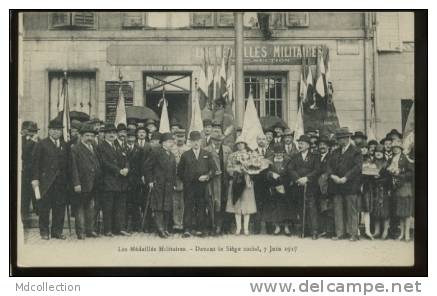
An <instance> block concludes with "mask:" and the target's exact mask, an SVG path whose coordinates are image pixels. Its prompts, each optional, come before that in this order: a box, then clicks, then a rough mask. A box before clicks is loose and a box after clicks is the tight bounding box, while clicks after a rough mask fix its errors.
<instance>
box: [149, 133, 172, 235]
mask: <svg viewBox="0 0 437 296" xmlns="http://www.w3.org/2000/svg"><path fill="white" fill-rule="evenodd" d="M173 145H174V138H173V135H172V134H171V133H163V134H162V135H161V147H159V148H156V149H154V150H152V153H151V155H150V157H148V158H147V160H146V161H145V163H144V168H143V173H144V174H145V175H144V178H145V180H146V183H147V184H148V185H149V188H150V208H151V210H152V212H153V215H154V217H155V223H156V227H157V230H158V235H159V237H161V238H167V237H169V236H170V233H169V232H168V229H167V227H168V224H169V222H170V220H169V218H170V213H171V211H172V208H173V193H174V190H175V186H176V159H175V157H174V155H173V154H172V153H171V148H172V146H173Z"/></svg>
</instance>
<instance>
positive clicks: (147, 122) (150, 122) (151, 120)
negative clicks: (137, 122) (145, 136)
mask: <svg viewBox="0 0 437 296" xmlns="http://www.w3.org/2000/svg"><path fill="white" fill-rule="evenodd" d="M148 124H154V125H156V122H155V120H153V119H151V118H150V119H147V120H146V125H148Z"/></svg>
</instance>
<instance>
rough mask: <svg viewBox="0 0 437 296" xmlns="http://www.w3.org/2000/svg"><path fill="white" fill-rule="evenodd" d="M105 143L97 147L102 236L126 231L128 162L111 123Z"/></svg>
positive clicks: (106, 131) (124, 233)
mask: <svg viewBox="0 0 437 296" xmlns="http://www.w3.org/2000/svg"><path fill="white" fill-rule="evenodd" d="M104 132H105V140H104V141H102V143H100V145H99V146H98V147H97V150H98V153H99V155H100V159H101V165H102V197H101V201H102V209H103V232H104V235H105V236H113V234H120V235H125V236H128V235H129V233H128V232H127V231H126V198H127V191H128V185H129V184H128V177H127V176H128V174H129V160H128V158H127V154H126V152H125V151H124V149H123V148H122V147H120V146H118V145H116V143H115V142H116V141H117V129H116V128H115V126H114V125H113V124H107V125H106V126H105V128H104Z"/></svg>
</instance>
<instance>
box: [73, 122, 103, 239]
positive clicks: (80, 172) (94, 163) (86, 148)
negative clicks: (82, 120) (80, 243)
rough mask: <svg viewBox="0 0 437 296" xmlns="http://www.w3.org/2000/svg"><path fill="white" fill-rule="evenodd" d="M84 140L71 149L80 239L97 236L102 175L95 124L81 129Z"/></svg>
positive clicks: (77, 233)
mask: <svg viewBox="0 0 437 296" xmlns="http://www.w3.org/2000/svg"><path fill="white" fill-rule="evenodd" d="M79 133H80V135H81V137H80V141H79V142H78V143H77V144H76V145H74V146H73V147H72V148H71V172H70V174H71V177H72V183H73V190H74V195H73V198H72V201H71V202H72V203H73V204H74V205H75V209H76V213H75V218H76V220H75V223H76V235H77V238H78V239H80V240H82V239H85V236H87V237H97V233H96V232H95V226H94V215H95V202H96V197H97V188H98V186H99V182H100V180H101V179H100V178H101V168H100V162H99V158H98V156H97V152H96V149H95V145H94V143H95V136H96V134H97V131H96V130H95V129H94V128H93V126H92V125H90V124H88V125H86V124H84V125H82V126H81V129H80V130H79Z"/></svg>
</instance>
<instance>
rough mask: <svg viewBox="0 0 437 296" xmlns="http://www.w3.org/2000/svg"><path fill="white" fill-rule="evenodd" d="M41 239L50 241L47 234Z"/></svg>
mask: <svg viewBox="0 0 437 296" xmlns="http://www.w3.org/2000/svg"><path fill="white" fill-rule="evenodd" d="M41 239H43V240H50V237H49V236H48V235H47V234H44V235H41Z"/></svg>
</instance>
